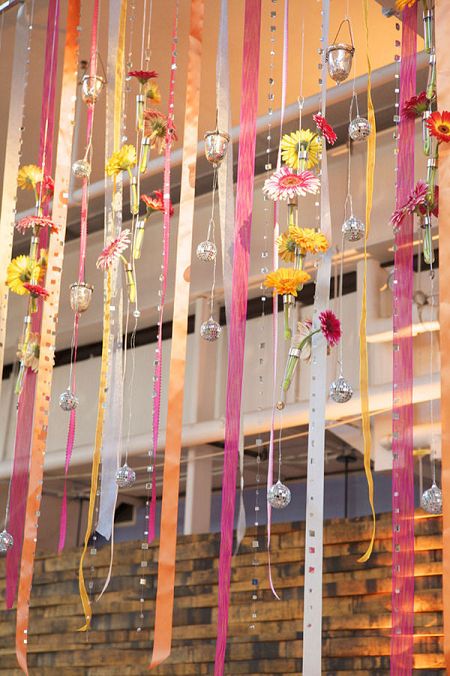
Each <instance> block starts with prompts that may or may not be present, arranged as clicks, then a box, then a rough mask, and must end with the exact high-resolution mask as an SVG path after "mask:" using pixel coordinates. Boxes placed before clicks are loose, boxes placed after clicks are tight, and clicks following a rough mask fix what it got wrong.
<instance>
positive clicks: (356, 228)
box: [342, 215, 366, 242]
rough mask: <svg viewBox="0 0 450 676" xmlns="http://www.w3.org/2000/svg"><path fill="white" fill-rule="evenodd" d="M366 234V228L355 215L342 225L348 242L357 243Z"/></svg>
mask: <svg viewBox="0 0 450 676" xmlns="http://www.w3.org/2000/svg"><path fill="white" fill-rule="evenodd" d="M365 232H366V226H365V225H364V223H363V222H362V221H360V220H359V218H355V217H354V216H353V215H352V216H350V218H347V220H346V221H344V223H343V224H342V234H343V235H344V237H345V239H346V240H347V241H348V242H357V241H358V240H360V239H361V238H362V237H364V234H365Z"/></svg>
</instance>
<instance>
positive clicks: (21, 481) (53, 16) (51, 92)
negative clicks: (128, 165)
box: [6, 0, 60, 608]
mask: <svg viewBox="0 0 450 676" xmlns="http://www.w3.org/2000/svg"><path fill="white" fill-rule="evenodd" d="M59 9H60V2H59V0H50V3H49V7H48V17H47V34H46V44H45V64H44V85H43V86H44V91H43V96H42V110H41V128H40V146H39V164H40V166H41V167H42V171H43V174H44V176H45V175H47V176H49V175H51V172H52V163H53V132H54V125H55V86H56V69H57V61H58V24H59ZM42 184H43V182H42V183H41V185H42ZM43 210H44V214H45V215H48V213H49V203H48V201H47V202H45V204H44V209H43ZM47 247H48V232H47V228H41V232H40V236H39V248H40V249H46V248H47ZM37 303H38V309H37V312H35V313H34V314H33V315H32V318H31V330H32V331H33V332H36V333H39V332H40V328H41V319H42V300H41V299H38V301H37ZM35 386H36V374H35V373H34V372H33V371H32V370H31V369H26V371H25V374H24V380H23V387H22V392H21V395H20V397H19V401H18V409H17V423H16V437H15V443H14V463H13V473H12V477H11V488H10V505H9V513H10V518H9V525H8V530H9V532H10V533H11V535H12V536H13V538H14V547H12V548H11V549H10V550H8V552H7V555H6V607H7V608H12V606H13V604H14V599H15V597H16V592H17V583H18V579H19V562H20V559H21V554H22V542H23V532H24V521H25V511H26V496H27V491H28V467H29V464H30V448H31V436H32V430H33V412H34V399H35Z"/></svg>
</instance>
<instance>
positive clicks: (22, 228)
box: [16, 216, 58, 235]
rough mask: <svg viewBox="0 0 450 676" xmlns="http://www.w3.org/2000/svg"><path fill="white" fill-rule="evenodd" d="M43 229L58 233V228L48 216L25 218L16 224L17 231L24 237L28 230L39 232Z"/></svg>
mask: <svg viewBox="0 0 450 676" xmlns="http://www.w3.org/2000/svg"><path fill="white" fill-rule="evenodd" d="M41 228H48V229H49V230H50V232H52V233H56V232H58V226H57V225H56V224H55V223H54V222H53V221H52V219H51V218H47V217H46V216H25V217H24V218H21V219H20V221H18V222H17V223H16V230H17V231H18V232H20V234H21V235H24V234H25V233H26V231H27V230H34V231H39V230H40V229H41Z"/></svg>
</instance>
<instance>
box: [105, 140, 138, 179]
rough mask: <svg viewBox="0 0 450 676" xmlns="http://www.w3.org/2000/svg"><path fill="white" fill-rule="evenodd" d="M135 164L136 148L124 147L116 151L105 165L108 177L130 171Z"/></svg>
mask: <svg viewBox="0 0 450 676" xmlns="http://www.w3.org/2000/svg"><path fill="white" fill-rule="evenodd" d="M135 164H136V148H135V147H134V146H132V145H124V146H122V147H121V148H120V150H116V152H115V153H113V154H112V155H111V157H110V158H109V160H108V162H107V163H106V167H105V170H106V173H107V175H108V176H117V174H118V173H119V172H120V171H128V172H129V171H130V170H131V168H132V167H134V166H135Z"/></svg>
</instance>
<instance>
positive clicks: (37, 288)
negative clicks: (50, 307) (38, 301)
mask: <svg viewBox="0 0 450 676" xmlns="http://www.w3.org/2000/svg"><path fill="white" fill-rule="evenodd" d="M23 287H24V289H26V290H27V291H28V293H29V294H30V296H33V298H44V299H45V298H48V297H49V295H50V294H49V292H48V291H47V289H44V287H43V286H41V285H40V284H30V283H28V282H25V284H24V285H23Z"/></svg>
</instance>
